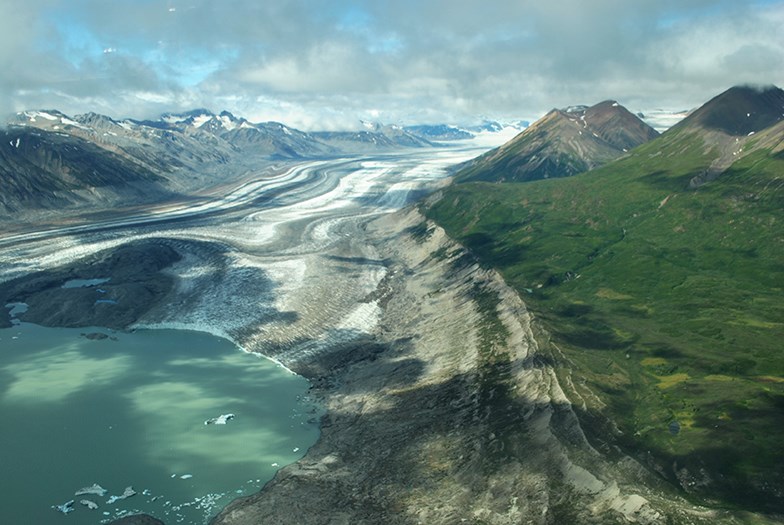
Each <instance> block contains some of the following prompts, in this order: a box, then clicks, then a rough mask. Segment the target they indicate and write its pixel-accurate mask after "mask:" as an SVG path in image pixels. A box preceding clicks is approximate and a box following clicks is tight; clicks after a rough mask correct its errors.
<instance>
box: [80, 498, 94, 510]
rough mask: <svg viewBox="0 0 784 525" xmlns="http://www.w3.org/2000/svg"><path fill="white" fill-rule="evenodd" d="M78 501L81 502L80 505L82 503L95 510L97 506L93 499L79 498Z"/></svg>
mask: <svg viewBox="0 0 784 525" xmlns="http://www.w3.org/2000/svg"><path fill="white" fill-rule="evenodd" d="M79 503H81V504H82V505H84V506H85V507H87V508H88V509H90V510H95V509H97V508H98V504H97V503H96V502H94V501H90V500H89V499H81V500H79Z"/></svg>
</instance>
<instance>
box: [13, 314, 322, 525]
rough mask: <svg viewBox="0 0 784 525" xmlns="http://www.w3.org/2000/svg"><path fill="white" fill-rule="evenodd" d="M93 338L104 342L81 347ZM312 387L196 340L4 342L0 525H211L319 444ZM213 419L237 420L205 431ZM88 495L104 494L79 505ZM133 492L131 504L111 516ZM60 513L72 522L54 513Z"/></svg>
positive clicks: (43, 337) (58, 331)
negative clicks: (129, 522) (116, 524)
mask: <svg viewBox="0 0 784 525" xmlns="http://www.w3.org/2000/svg"><path fill="white" fill-rule="evenodd" d="M91 332H100V333H103V334H106V335H108V336H109V338H106V339H102V340H91V339H87V338H86V337H84V336H83V335H81V334H86V333H91ZM307 388H308V383H307V381H306V380H305V379H303V378H301V377H299V376H296V375H293V374H291V373H290V372H289V371H287V370H286V369H285V368H282V367H280V366H278V365H276V364H275V363H273V362H271V361H268V360H266V359H262V358H259V357H257V356H255V355H251V354H247V353H244V352H242V351H240V350H239V349H238V348H237V347H236V346H235V345H234V344H232V343H231V342H229V341H227V340H225V339H221V338H218V337H215V336H212V335H209V334H205V333H201V332H189V331H183V330H139V331H136V332H132V333H123V332H112V331H107V330H104V329H84V328H82V329H64V328H43V327H40V326H36V325H31V324H26V323H22V324H20V325H17V326H14V327H12V328H6V329H2V330H0V469H2V477H3V483H2V490H0V505H1V506H2V516H3V519H2V521H3V522H4V523H36V524H50V523H52V524H57V523H63V524H71V525H81V524H84V525H94V524H98V523H107V522H109V521H111V520H113V519H116V518H118V517H121V516H123V515H126V514H130V513H138V512H146V513H148V514H151V515H153V516H155V517H157V518H159V519H161V520H163V521H164V522H165V523H166V524H167V525H174V524H177V523H185V524H204V523H207V522H208V520H209V518H210V517H211V516H213V515H215V514H216V513H217V512H218V511H219V510H220V509H221V508H222V507H224V506H225V505H227V504H228V503H229V502H230V501H231V500H232V499H234V498H236V497H239V496H242V495H247V494H251V493H253V492H256V491H258V490H259V489H260V488H261V487H262V486H263V485H264V484H265V483H266V482H267V481H269V480H270V479H271V478H272V477H273V476H274V474H275V472H276V471H277V470H278V469H279V468H280V467H282V466H284V465H286V464H288V463H292V462H294V461H296V460H297V459H299V458H300V457H302V456H303V455H304V453H305V451H306V450H307V449H308V447H309V446H311V445H312V444H313V443H315V441H316V439H317V438H318V418H319V417H320V413H319V412H318V411H317V409H316V407H315V406H314V405H313V404H311V403H309V402H308V401H307V399H306V393H307ZM222 414H234V418H233V419H230V420H229V421H227V422H226V424H224V425H217V424H210V425H206V424H205V421H206V420H208V419H210V418H215V417H218V416H220V415H222ZM94 483H97V484H99V485H100V486H101V487H103V488H105V489H107V493H106V495H104V496H97V495H85V496H75V495H74V492H76V491H77V490H79V489H80V488H82V487H89V486H91V485H92V484H94ZM129 486H130V487H133V490H135V491H136V492H137V493H136V495H134V496H131V497H129V498H127V499H122V500H119V501H115V502H113V503H107V502H108V501H109V498H110V496H112V495H118V496H119V495H121V494H122V493H123V491H124V490H125V488H126V487H129ZM81 499H88V500H91V501H93V502H94V503H96V504H98V508H97V509H94V510H90V509H88V508H87V507H86V506H84V505H82V504H80V500H81ZM69 500H75V503H74V510H73V512H70V513H68V514H62V513H61V512H58V511H57V510H56V509H53V508H52V506H56V505H62V504H63V503H65V502H67V501H69Z"/></svg>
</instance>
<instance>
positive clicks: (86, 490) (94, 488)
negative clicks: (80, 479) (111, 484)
mask: <svg viewBox="0 0 784 525" xmlns="http://www.w3.org/2000/svg"><path fill="white" fill-rule="evenodd" d="M107 492H108V491H107V490H106V489H105V488H103V487H102V486H100V485H99V484H98V483H93V484H92V485H90V486H89V487H82V488H80V489H79V490H77V491H76V492H74V496H84V495H86V494H95V495H96V496H106V493H107Z"/></svg>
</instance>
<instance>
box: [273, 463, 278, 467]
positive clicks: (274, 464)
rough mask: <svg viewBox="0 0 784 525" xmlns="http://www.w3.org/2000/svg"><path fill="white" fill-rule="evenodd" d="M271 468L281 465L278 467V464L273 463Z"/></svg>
mask: <svg viewBox="0 0 784 525" xmlns="http://www.w3.org/2000/svg"><path fill="white" fill-rule="evenodd" d="M271 466H273V467H278V466H280V465H278V464H277V463H273V464H272V465H271Z"/></svg>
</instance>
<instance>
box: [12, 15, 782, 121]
mask: <svg viewBox="0 0 784 525" xmlns="http://www.w3.org/2000/svg"><path fill="white" fill-rule="evenodd" d="M11 4H12V2H11V0H0V67H2V68H3V71H4V73H3V75H2V77H0V100H2V103H1V104H4V105H5V106H0V110H19V109H22V108H29V107H40V106H44V107H58V108H60V109H63V110H65V111H68V112H80V111H88V110H103V109H104V108H106V109H108V110H109V111H108V112H109V113H110V114H112V115H113V116H137V117H146V116H152V115H153V114H154V113H155V112H158V111H162V110H177V109H187V108H189V107H193V106H206V107H210V108H213V109H215V110H220V109H224V108H225V109H229V110H231V111H235V112H237V113H240V114H243V115H246V116H248V117H251V118H257V119H277V120H282V121H285V122H287V123H289V124H292V125H295V126H301V127H304V128H308V129H313V128H340V127H347V126H351V125H352V124H354V123H356V122H357V120H358V119H359V118H368V117H372V116H373V115H375V116H376V117H377V118H379V119H383V120H386V121H388V122H402V123H413V122H421V121H429V122H440V121H447V122H457V123H459V122H465V121H469V120H472V119H476V118H478V117H481V116H486V117H491V118H505V117H506V118H526V119H534V118H537V117H538V116H541V115H542V114H543V113H544V112H546V111H547V110H549V109H550V108H552V107H558V106H564V105H568V104H572V103H594V102H597V101H599V100H603V99H606V98H615V99H618V100H620V101H622V102H623V103H624V104H626V105H627V106H629V107H630V108H631V109H635V110H636V109H648V108H654V107H666V108H671V109H683V108H689V107H693V106H694V105H697V104H699V103H701V102H703V101H705V100H707V99H708V98H710V97H711V96H713V95H715V94H717V93H718V92H720V91H722V90H723V89H726V88H727V87H729V86H731V85H734V84H738V83H764V84H771V83H774V84H782V83H784V78H782V77H784V67H782V66H783V65H784V36H782V32H781V27H784V1H782V0H775V1H771V0H767V1H761V0H732V1H730V0H638V1H635V2H628V1H626V0H596V1H592V2H584V1H582V0H553V1H551V2H541V1H539V0H536V1H534V0H494V1H492V2H482V3H477V2H453V1H452V0H428V1H425V2H422V1H414V0H397V1H395V2H388V1H381V0H369V1H360V0H335V1H332V2H328V3H326V2H325V3H314V2H311V1H308V0H279V1H276V2H257V1H255V0H227V1H226V2H214V1H207V0H189V1H188V2H184V1H181V0H165V1H151V2H122V3H117V2H105V1H103V0H70V1H66V0H28V1H27V2H24V3H18V2H13V5H11ZM106 50H111V52H105V51H106Z"/></svg>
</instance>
